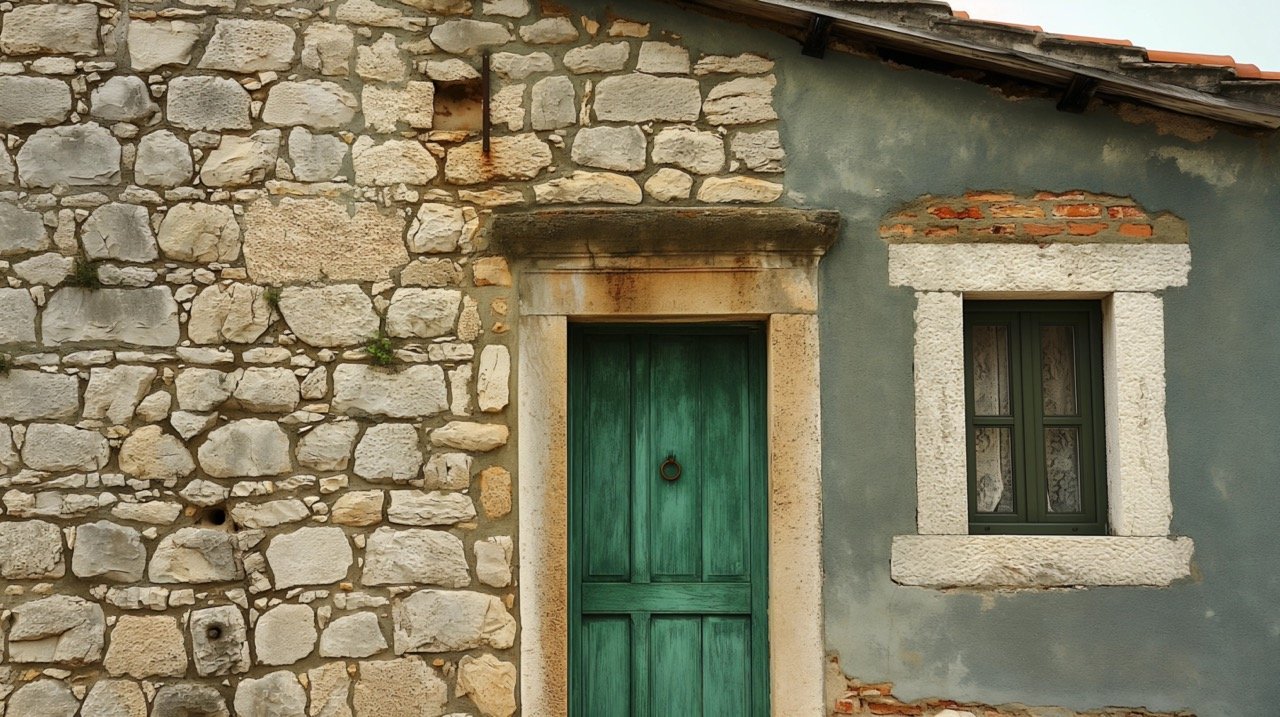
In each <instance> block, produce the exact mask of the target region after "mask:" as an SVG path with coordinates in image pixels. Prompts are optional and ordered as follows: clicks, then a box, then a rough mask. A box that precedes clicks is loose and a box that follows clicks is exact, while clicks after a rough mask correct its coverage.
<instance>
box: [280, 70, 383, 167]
mask: <svg viewBox="0 0 1280 717" xmlns="http://www.w3.org/2000/svg"><path fill="white" fill-rule="evenodd" d="M367 91H368V90H367V88H366V92H367ZM368 118H369V113H368V109H367V108H366V110H365V119H366V121H367V120H368ZM348 154H349V151H348V148H347V143H346V142H343V141H342V140H341V139H340V138H338V137H335V136H333V135H327V134H312V133H310V132H308V131H307V130H306V129H304V128H302V127H294V128H293V129H292V130H290V131H289V161H290V165H291V167H292V169H293V176H294V178H295V179H297V180H299V181H302V182H327V181H329V180H331V179H334V178H335V177H337V176H338V175H339V174H341V173H342V167H343V164H344V163H345V162H346V159H347V155H348Z"/></svg>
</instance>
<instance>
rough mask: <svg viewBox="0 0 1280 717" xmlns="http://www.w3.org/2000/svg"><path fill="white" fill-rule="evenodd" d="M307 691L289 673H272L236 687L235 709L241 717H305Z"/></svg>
mask: <svg viewBox="0 0 1280 717" xmlns="http://www.w3.org/2000/svg"><path fill="white" fill-rule="evenodd" d="M306 708H307V692H306V690H304V689H303V688H302V684H301V683H299V682H298V678H297V676H295V675H294V674H293V673H292V672H289V671H288V670H280V671H279V672H272V673H270V674H268V675H266V676H265V677H262V678H259V679H246V680H241V681H240V684H238V685H236V698H235V710H236V714H237V715H239V717H302V716H303V714H305V711H306Z"/></svg>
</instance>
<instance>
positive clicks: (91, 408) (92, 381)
mask: <svg viewBox="0 0 1280 717" xmlns="http://www.w3.org/2000/svg"><path fill="white" fill-rule="evenodd" d="M155 377H156V370H155V369H154V368H151V367H149V366H116V367H114V368H101V367H94V368H93V369H92V370H91V371H90V372H89V387H88V388H87V389H86V390H85V393H84V414H83V415H84V417H85V418H96V419H102V418H105V419H108V420H110V421H111V422H112V423H114V424H117V425H119V424H123V423H126V422H127V421H128V420H129V419H130V418H132V417H133V412H134V410H135V409H137V407H138V402H139V401H141V400H142V397H143V396H145V395H146V394H147V391H148V390H150V388H151V382H152V381H154V380H155Z"/></svg>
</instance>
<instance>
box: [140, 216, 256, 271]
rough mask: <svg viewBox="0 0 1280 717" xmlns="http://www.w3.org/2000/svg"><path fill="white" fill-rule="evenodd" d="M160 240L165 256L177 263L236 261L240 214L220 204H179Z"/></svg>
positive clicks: (164, 225)
mask: <svg viewBox="0 0 1280 717" xmlns="http://www.w3.org/2000/svg"><path fill="white" fill-rule="evenodd" d="M156 239H157V241H158V242H159V244H160V249H161V251H163V252H164V255H165V256H166V257H167V258H169V259H175V260H177V261H189V262H196V263H206V262H212V261H235V260H236V258H238V257H239V256H240V225H239V224H237V223H236V215H235V213H234V212H232V210H231V207H227V206H222V205H219V204H199V203H187V202H184V203H182V204H175V205H174V206H173V207H171V208H170V209H169V211H168V213H167V214H165V215H164V220H163V221H162V222H161V223H160V232H159V235H158V236H157V238H156Z"/></svg>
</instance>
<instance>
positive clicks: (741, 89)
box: [702, 75, 778, 125]
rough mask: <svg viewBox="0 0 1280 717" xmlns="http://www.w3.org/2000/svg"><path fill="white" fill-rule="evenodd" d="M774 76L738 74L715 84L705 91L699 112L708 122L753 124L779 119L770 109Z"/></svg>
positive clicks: (774, 84) (774, 81)
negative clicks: (733, 77)
mask: <svg viewBox="0 0 1280 717" xmlns="http://www.w3.org/2000/svg"><path fill="white" fill-rule="evenodd" d="M777 84H778V81H777V78H775V77H774V76H773V75H768V76H765V77H739V78H738V79H736V80H729V81H728V82H725V83H723V84H719V85H716V86H715V87H713V88H711V89H710V90H709V91H708V92H707V101H706V102H705V103H704V104H703V106H702V111H703V112H704V113H705V114H706V116H707V121H708V122H710V123H711V124H719V125H729V124H755V123H757V122H768V121H770V120H776V119H778V113H777V112H776V111H775V110H774V109H773V88H774V87H775V86H776V85H777Z"/></svg>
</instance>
